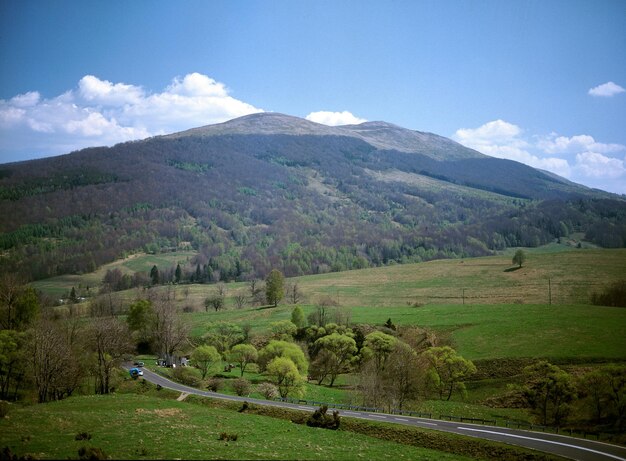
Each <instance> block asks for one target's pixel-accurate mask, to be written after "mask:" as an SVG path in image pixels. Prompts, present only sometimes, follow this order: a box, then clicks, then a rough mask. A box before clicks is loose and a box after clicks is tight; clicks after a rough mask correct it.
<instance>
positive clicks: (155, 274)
mask: <svg viewBox="0 0 626 461" xmlns="http://www.w3.org/2000/svg"><path fill="white" fill-rule="evenodd" d="M150 280H151V281H152V285H158V284H159V280H160V275H159V268H158V267H156V264H155V265H154V266H152V269H150Z"/></svg>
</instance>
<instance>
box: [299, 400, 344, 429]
mask: <svg viewBox="0 0 626 461" xmlns="http://www.w3.org/2000/svg"><path fill="white" fill-rule="evenodd" d="M340 424H341V416H339V412H338V411H337V410H335V411H333V413H332V415H329V414H328V406H327V405H322V406H321V407H319V408H318V409H317V410H315V411H314V412H313V414H312V415H311V416H309V419H307V421H306V425H307V426H310V427H321V428H324V429H332V430H337V429H339V425H340Z"/></svg>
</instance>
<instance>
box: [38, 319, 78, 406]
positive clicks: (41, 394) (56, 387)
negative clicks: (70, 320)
mask: <svg viewBox="0 0 626 461" xmlns="http://www.w3.org/2000/svg"><path fill="white" fill-rule="evenodd" d="M28 361H29V366H30V369H31V372H32V377H33V380H34V382H35V386H36V388H37V398H38V401H39V402H40V403H43V402H47V401H49V400H58V399H61V398H63V396H64V395H66V394H67V393H68V392H67V390H68V387H72V382H73V381H72V382H68V381H67V378H68V377H70V378H72V376H69V375H68V369H72V362H73V354H72V348H71V344H70V342H69V341H68V338H67V337H66V335H64V334H63V332H62V330H61V328H59V322H55V321H53V320H51V319H47V318H42V319H40V320H38V321H37V323H36V324H35V326H34V328H33V334H32V336H31V340H30V344H29V347H28ZM68 385H69V386H68Z"/></svg>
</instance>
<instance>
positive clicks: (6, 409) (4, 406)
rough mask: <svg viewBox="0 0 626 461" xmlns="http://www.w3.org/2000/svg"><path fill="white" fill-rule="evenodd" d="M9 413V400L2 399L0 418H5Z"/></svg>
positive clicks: (0, 401)
mask: <svg viewBox="0 0 626 461" xmlns="http://www.w3.org/2000/svg"><path fill="white" fill-rule="evenodd" d="M8 414H9V402H7V401H5V400H0V418H4V417H5V416H6V415H8Z"/></svg>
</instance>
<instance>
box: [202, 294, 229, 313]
mask: <svg viewBox="0 0 626 461" xmlns="http://www.w3.org/2000/svg"><path fill="white" fill-rule="evenodd" d="M209 307H212V308H213V309H215V312H217V311H219V310H221V309H223V308H224V297H223V296H221V295H220V294H215V295H213V296H209V297H208V298H206V299H205V300H204V308H205V310H206V311H207V312H209Z"/></svg>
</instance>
